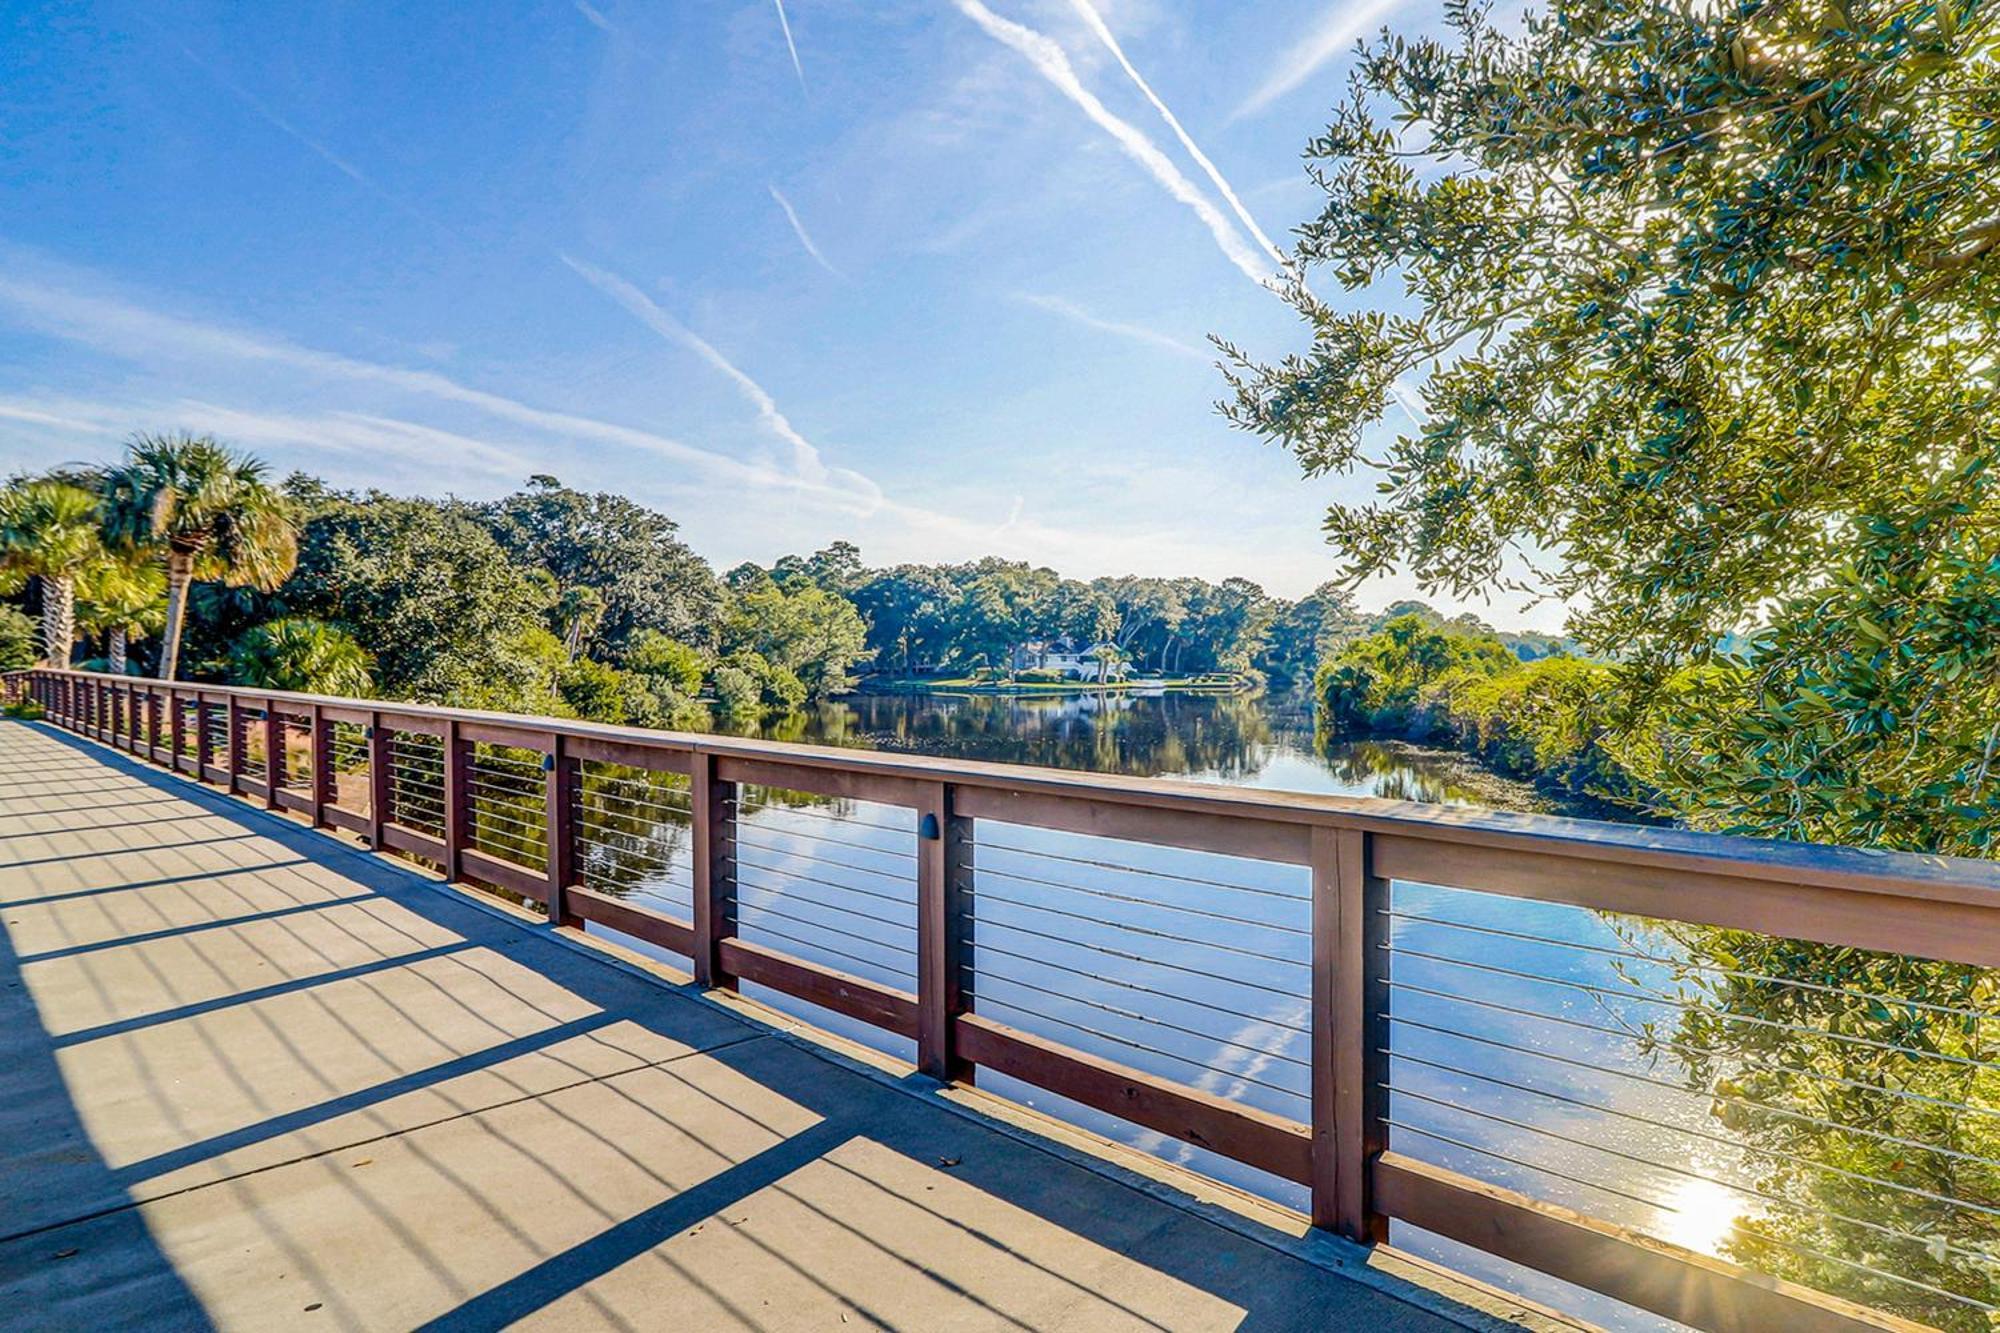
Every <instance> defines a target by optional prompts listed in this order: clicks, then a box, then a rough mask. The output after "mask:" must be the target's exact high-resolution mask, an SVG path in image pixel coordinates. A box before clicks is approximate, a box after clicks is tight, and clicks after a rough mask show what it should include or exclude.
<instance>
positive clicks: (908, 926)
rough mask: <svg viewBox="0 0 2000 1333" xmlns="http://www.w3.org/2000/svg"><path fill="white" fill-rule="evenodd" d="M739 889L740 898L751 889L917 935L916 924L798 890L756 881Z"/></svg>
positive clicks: (742, 885)
mask: <svg viewBox="0 0 2000 1333" xmlns="http://www.w3.org/2000/svg"><path fill="white" fill-rule="evenodd" d="M738 889H739V896H740V890H742V889H749V890H751V891H752V892H755V893H768V894H770V895H771V896H772V897H774V898H776V899H777V900H778V901H780V902H800V903H811V904H812V905H813V906H814V907H818V908H822V909H824V910H826V911H828V912H840V913H843V914H845V915H847V916H851V917H856V918H858V919H860V920H862V921H867V922H871V923H873V924H875V925H878V926H888V927H889V928H890V929H892V930H906V931H908V932H910V933H911V934H912V935H914V934H916V933H917V927H916V925H915V923H914V922H909V921H892V920H890V919H889V918H888V917H885V916H876V915H875V914H874V913H872V912H863V911H860V910H859V909H857V908H853V907H844V906H842V905H841V904H839V903H830V902H827V901H826V900H825V899H822V898H813V897H809V896H807V895H806V894H803V893H800V892H799V891H798V890H797V889H791V888H781V887H777V886H773V885H769V884H759V883H757V882H755V881H754V880H744V881H741V882H740V883H739V884H738Z"/></svg>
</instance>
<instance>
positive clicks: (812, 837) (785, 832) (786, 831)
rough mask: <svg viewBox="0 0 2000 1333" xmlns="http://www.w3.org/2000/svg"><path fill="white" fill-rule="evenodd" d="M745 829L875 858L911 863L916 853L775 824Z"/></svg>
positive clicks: (911, 849)
mask: <svg viewBox="0 0 2000 1333" xmlns="http://www.w3.org/2000/svg"><path fill="white" fill-rule="evenodd" d="M747 827H748V828H749V829H750V830H752V831H754V832H757V833H768V834H770V835H771V836H772V837H774V838H804V839H806V840H807V841H809V842H823V843H827V844H828V845H830V846H834V847H852V848H853V849H854V850H856V851H860V852H873V853H874V854H875V855H877V856H900V857H904V858H906V859H908V860H911V861H914V860H916V859H917V853H916V850H915V849H914V848H903V847H876V846H873V845H872V844H869V843H865V842H853V841H850V840H849V839H846V838H829V837H827V836H826V835H825V834H824V833H806V832H804V831H803V830H800V829H790V828H781V827H779V826H777V825H775V824H751V825H748V826H747ZM739 840H740V835H739ZM744 845H745V846H747V847H755V846H757V844H756V843H754V842H750V843H745V844H744ZM765 850H767V851H776V850H778V849H777V848H775V847H772V848H766V849H765ZM856 869H859V867H856Z"/></svg>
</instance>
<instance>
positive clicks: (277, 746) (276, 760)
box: [264, 699, 285, 810]
mask: <svg viewBox="0 0 2000 1333" xmlns="http://www.w3.org/2000/svg"><path fill="white" fill-rule="evenodd" d="M284 785H285V720H284V718H283V717H282V716H281V715H280V714H279V712H278V701H277V700H276V699H266V700H265V701H264V808H265V809H266V810H276V809H279V808H280V806H279V802H278V792H279V791H280V790H282V789H283V787H284Z"/></svg>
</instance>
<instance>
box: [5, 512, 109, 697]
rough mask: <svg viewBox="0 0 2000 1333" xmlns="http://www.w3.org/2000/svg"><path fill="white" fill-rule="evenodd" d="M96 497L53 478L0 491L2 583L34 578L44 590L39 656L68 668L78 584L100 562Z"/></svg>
mask: <svg viewBox="0 0 2000 1333" xmlns="http://www.w3.org/2000/svg"><path fill="white" fill-rule="evenodd" d="M98 524H99V509H98V499H97V497H96V496H95V495H92V494H91V493H90V492H89V491H87V490H85V489H84V488H83V487H81V486H77V485H73V484H72V483H70V482H67V481H59V480H56V479H55V478H52V477H43V478H39V479H37V480H34V481H22V482H16V483H15V484H14V485H12V486H9V487H8V488H7V489H6V490H5V491H0V579H4V580H6V581H9V582H12V583H13V584H15V585H16V586H18V585H19V584H20V583H22V582H25V581H26V580H28V579H30V578H33V579H37V580H39V581H40V583H41V591H42V657H43V660H45V661H46V662H48V664H49V665H50V666H52V667H56V668H58V669H59V670H67V669H68V668H69V649H70V643H71V641H73V640H74V639H75V638H76V580H77V576H78V575H80V574H82V573H84V572H85V571H87V570H88V569H89V568H90V567H91V566H92V564H94V563H96V562H97V561H100V560H102V559H103V555H104V545H103V540H102V535H101V532H100V529H99V526H98Z"/></svg>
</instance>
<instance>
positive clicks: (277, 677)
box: [229, 616, 375, 697]
mask: <svg viewBox="0 0 2000 1333" xmlns="http://www.w3.org/2000/svg"><path fill="white" fill-rule="evenodd" d="M229 663H230V676H231V678H232V679H234V680H235V682H236V683H237V684H239V685H255V686H258V687H259V688H262V689H267V690H289V691H292V692H293V693H297V694H341V695H347V696H350V697H359V696H365V695H367V694H368V693H369V691H371V690H372V689H374V687H375V682H374V679H373V677H372V676H371V675H370V671H371V669H372V668H373V667H374V665H375V659H374V658H372V657H370V656H369V655H368V652H367V650H366V649H364V648H363V647H362V646H361V645H360V644H358V643H356V642H355V641H354V638H353V636H352V635H350V634H349V633H348V632H347V631H346V630H343V629H341V628H340V627H338V626H336V625H329V624H327V623H326V622H325V621H323V620H312V619H308V618H307V617H304V616H288V617H286V618H285V619H283V620H272V621H268V622H266V623H265V624H262V625H259V626H257V627H256V628H255V629H252V630H250V631H248V632H247V633H245V634H244V636H243V637H242V638H240V639H238V640H237V641H236V647H235V648H234V649H233V650H231V652H230V654H229Z"/></svg>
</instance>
